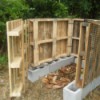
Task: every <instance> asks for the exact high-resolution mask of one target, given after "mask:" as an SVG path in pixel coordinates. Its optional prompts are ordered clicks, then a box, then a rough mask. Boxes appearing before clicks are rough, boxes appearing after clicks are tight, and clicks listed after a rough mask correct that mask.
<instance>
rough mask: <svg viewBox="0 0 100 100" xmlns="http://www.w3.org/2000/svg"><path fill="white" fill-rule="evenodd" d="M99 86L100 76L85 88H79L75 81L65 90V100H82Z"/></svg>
mask: <svg viewBox="0 0 100 100" xmlns="http://www.w3.org/2000/svg"><path fill="white" fill-rule="evenodd" d="M99 85H100V76H99V77H98V78H96V79H94V80H93V81H92V82H91V83H89V84H88V85H87V86H86V87H84V88H77V87H76V85H75V81H73V82H72V83H70V84H68V85H67V86H65V87H64V88H63V100H82V99H83V98H85V97H86V96H87V95H88V94H89V93H90V92H91V91H93V90H94V89H95V88H96V87H97V86H99Z"/></svg>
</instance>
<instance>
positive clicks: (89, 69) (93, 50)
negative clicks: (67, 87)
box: [76, 20, 100, 87]
mask: <svg viewBox="0 0 100 100" xmlns="http://www.w3.org/2000/svg"><path fill="white" fill-rule="evenodd" d="M99 51H100V23H97V22H94V21H93V20H91V21H88V22H83V23H81V24H80V43H79V51H78V61H77V69H76V85H77V86H78V87H84V86H86V85H88V84H89V83H90V82H92V81H93V80H94V79H95V78H97V77H98V76H99V75H100V74H99V71H100V63H99V62H100V54H99ZM82 60H84V66H83V67H82Z"/></svg>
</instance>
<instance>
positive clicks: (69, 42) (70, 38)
mask: <svg viewBox="0 0 100 100" xmlns="http://www.w3.org/2000/svg"><path fill="white" fill-rule="evenodd" d="M73 22H74V21H73V20H72V19H71V20H69V22H68V45H67V47H68V55H70V54H71V49H72V35H73Z"/></svg>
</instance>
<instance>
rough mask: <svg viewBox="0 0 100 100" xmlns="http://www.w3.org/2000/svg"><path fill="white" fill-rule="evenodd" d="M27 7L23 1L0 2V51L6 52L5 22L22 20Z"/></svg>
mask: <svg viewBox="0 0 100 100" xmlns="http://www.w3.org/2000/svg"><path fill="white" fill-rule="evenodd" d="M27 10H28V6H27V5H26V4H25V1H24V0H1V1H0V44H3V45H0V49H2V50H3V51H4V50H6V21H8V20H12V19H16V18H23V16H24V15H25V12H26V11H27Z"/></svg>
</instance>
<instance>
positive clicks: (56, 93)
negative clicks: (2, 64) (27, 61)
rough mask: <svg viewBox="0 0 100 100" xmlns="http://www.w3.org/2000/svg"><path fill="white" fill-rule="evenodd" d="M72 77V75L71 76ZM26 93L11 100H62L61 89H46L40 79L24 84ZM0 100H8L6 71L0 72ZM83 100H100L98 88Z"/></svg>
mask: <svg viewBox="0 0 100 100" xmlns="http://www.w3.org/2000/svg"><path fill="white" fill-rule="evenodd" d="M71 77H74V74H73V75H72V76H71ZM26 85H27V87H26V92H25V93H23V94H22V96H21V97H20V98H14V99H13V100H63V89H56V90H54V89H47V88H46V87H45V85H44V84H43V83H42V82H41V79H40V80H39V81H37V82H35V83H31V82H29V81H27V82H26ZM0 100H10V98H9V82H8V70H7V69H4V70H0ZM84 100H100V87H98V88H97V89H95V90H94V91H93V92H91V93H90V94H89V95H88V96H87V97H86V99H84Z"/></svg>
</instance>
